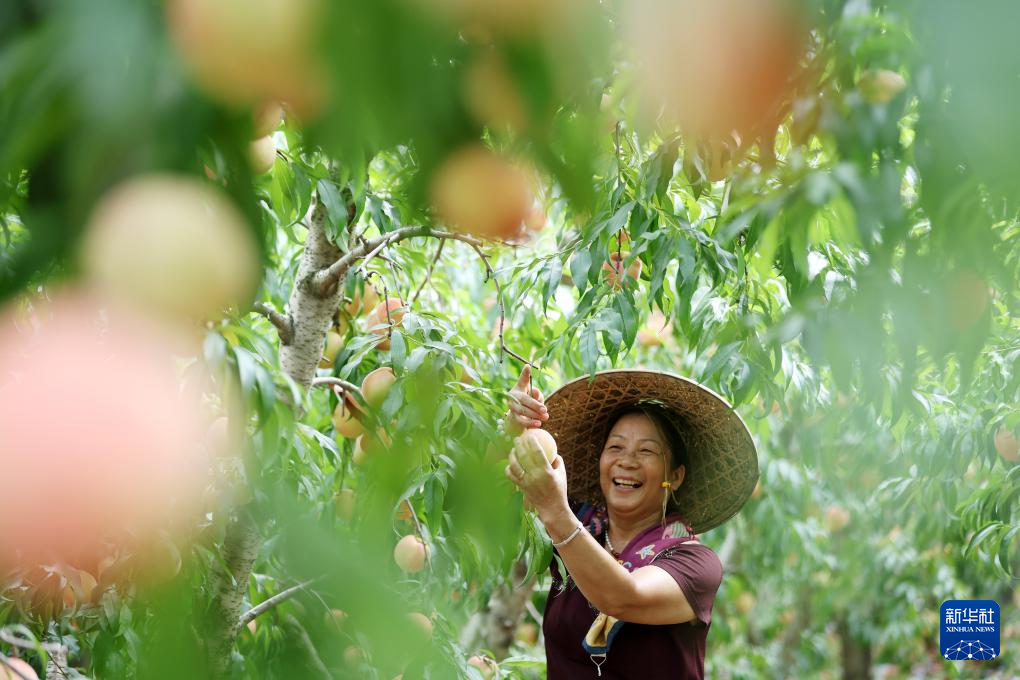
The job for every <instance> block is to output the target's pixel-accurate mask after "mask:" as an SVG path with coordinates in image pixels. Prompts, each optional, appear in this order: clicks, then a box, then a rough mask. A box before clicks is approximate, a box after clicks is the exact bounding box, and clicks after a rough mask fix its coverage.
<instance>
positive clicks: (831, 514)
mask: <svg viewBox="0 0 1020 680" xmlns="http://www.w3.org/2000/svg"><path fill="white" fill-rule="evenodd" d="M849 522H850V513H849V512H847V511H846V508H843V507H840V506H838V505H830V506H829V507H827V508H826V509H825V519H824V520H823V522H822V524H824V525H825V528H826V529H827V530H828V531H829V533H835V532H837V531H841V530H842V529H843V528H844V527H846V525H847V524H849Z"/></svg>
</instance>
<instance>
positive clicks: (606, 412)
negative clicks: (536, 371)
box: [543, 369, 758, 533]
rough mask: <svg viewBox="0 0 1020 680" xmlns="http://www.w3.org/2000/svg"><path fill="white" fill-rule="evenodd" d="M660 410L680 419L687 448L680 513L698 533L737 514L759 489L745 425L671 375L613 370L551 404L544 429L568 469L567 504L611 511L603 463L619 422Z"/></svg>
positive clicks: (704, 391) (714, 397) (562, 391)
mask: <svg viewBox="0 0 1020 680" xmlns="http://www.w3.org/2000/svg"><path fill="white" fill-rule="evenodd" d="M642 402H655V403H659V404H661V405H662V406H664V407H665V408H666V409H667V410H668V411H669V412H670V414H671V415H672V418H673V424H674V426H675V427H676V429H677V431H678V432H679V433H680V436H681V438H682V439H683V441H684V444H685V446H686V448H687V458H688V464H687V471H686V474H685V476H684V481H683V484H681V485H680V488H679V489H677V491H676V492H675V494H674V498H675V500H676V504H675V508H676V510H678V511H679V512H680V513H681V514H682V515H683V517H684V519H685V520H686V521H687V523H688V524H690V525H691V527H692V528H693V529H694V530H695V531H696V532H698V533H701V532H704V531H708V530H709V529H712V528H714V527H717V526H719V525H720V524H722V523H723V522H725V521H726V520H728V519H729V518H730V517H732V516H733V515H735V514H737V512H738V511H739V510H740V508H741V506H743V505H744V502H745V501H747V499H748V497H749V496H750V495H751V492H752V491H754V485H755V483H756V482H757V481H758V454H757V451H756V450H755V446H754V441H753V440H752V439H751V434H750V432H748V430H747V426H746V425H745V424H744V421H743V420H742V419H741V418H740V416H739V415H737V412H736V411H734V410H733V408H732V407H731V406H730V405H729V404H728V403H727V402H726V400H725V399H723V398H722V397H720V396H719V395H718V394H716V393H715V392H713V391H712V390H710V389H708V388H707V387H704V386H703V385H699V384H698V383H696V382H694V381H693V380H689V379H687V378H683V377H681V376H678V375H673V374H671V373H663V372H659V371H639V370H629V369H623V370H609V371H600V372H598V373H596V374H595V376H594V379H593V380H592V379H589V377H588V376H583V377H581V378H577V379H576V380H572V381H570V382H568V383H567V384H565V385H563V386H562V387H560V388H559V389H558V390H556V391H555V392H553V393H552V394H551V395H549V397H548V398H547V399H546V407H547V408H548V410H549V420H547V421H546V422H545V423H544V425H543V429H545V430H548V432H549V433H550V434H552V436H553V437H554V438H555V439H556V445H557V447H558V450H559V454H560V455H561V456H563V461H564V462H565V463H566V467H567V496H568V497H569V498H570V500H572V501H575V502H588V503H595V504H599V505H604V504H605V499H604V498H603V496H602V488H601V486H600V485H599V457H600V455H601V454H602V448H603V446H604V445H605V441H606V437H607V436H608V435H609V427H610V425H611V424H612V423H613V422H614V421H615V419H616V414H617V413H619V412H621V411H622V410H624V409H625V408H627V407H629V406H632V405H634V404H638V403H642Z"/></svg>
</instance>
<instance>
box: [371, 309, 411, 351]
mask: <svg viewBox="0 0 1020 680" xmlns="http://www.w3.org/2000/svg"><path fill="white" fill-rule="evenodd" d="M406 311H407V306H406V305H405V304H404V302H403V300H401V299H400V298H395V297H391V298H386V300H385V301H384V302H380V303H379V304H378V305H377V306H376V307H375V309H373V310H372V312H371V313H370V314H369V315H368V316H366V317H365V327H366V328H367V329H369V332H370V333H372V334H373V335H381V336H388V335H389V330H390V329H391V328H395V327H396V326H399V325H400V322H401V321H403V319H404V313H405V312H406ZM376 347H378V348H379V349H382V350H386V349H389V348H390V340H389V338H388V337H387V338H386V339H385V340H383V341H382V342H380V343H379V344H378V345H376Z"/></svg>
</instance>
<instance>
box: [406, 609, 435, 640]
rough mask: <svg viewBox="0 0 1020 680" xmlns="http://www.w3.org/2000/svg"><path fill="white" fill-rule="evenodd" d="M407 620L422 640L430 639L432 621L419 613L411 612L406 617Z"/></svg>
mask: <svg viewBox="0 0 1020 680" xmlns="http://www.w3.org/2000/svg"><path fill="white" fill-rule="evenodd" d="M407 618H408V620H410V622H411V623H412V625H414V627H415V628H416V629H417V630H418V631H419V632H420V633H421V637H422V639H423V640H431V639H432V620H431V619H430V618H429V617H427V616H425V615H424V614H422V613H421V612H411V613H410V614H408V615H407Z"/></svg>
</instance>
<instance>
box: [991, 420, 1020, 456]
mask: <svg viewBox="0 0 1020 680" xmlns="http://www.w3.org/2000/svg"><path fill="white" fill-rule="evenodd" d="M995 450H996V451H998V452H999V455H1000V456H1002V459H1003V460H1005V461H1007V462H1010V463H1016V462H1020V439H1018V438H1017V436H1016V434H1015V433H1014V432H1013V431H1012V430H1010V429H1009V428H1006V427H1000V428H999V429H998V430H997V431H996V433H995Z"/></svg>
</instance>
